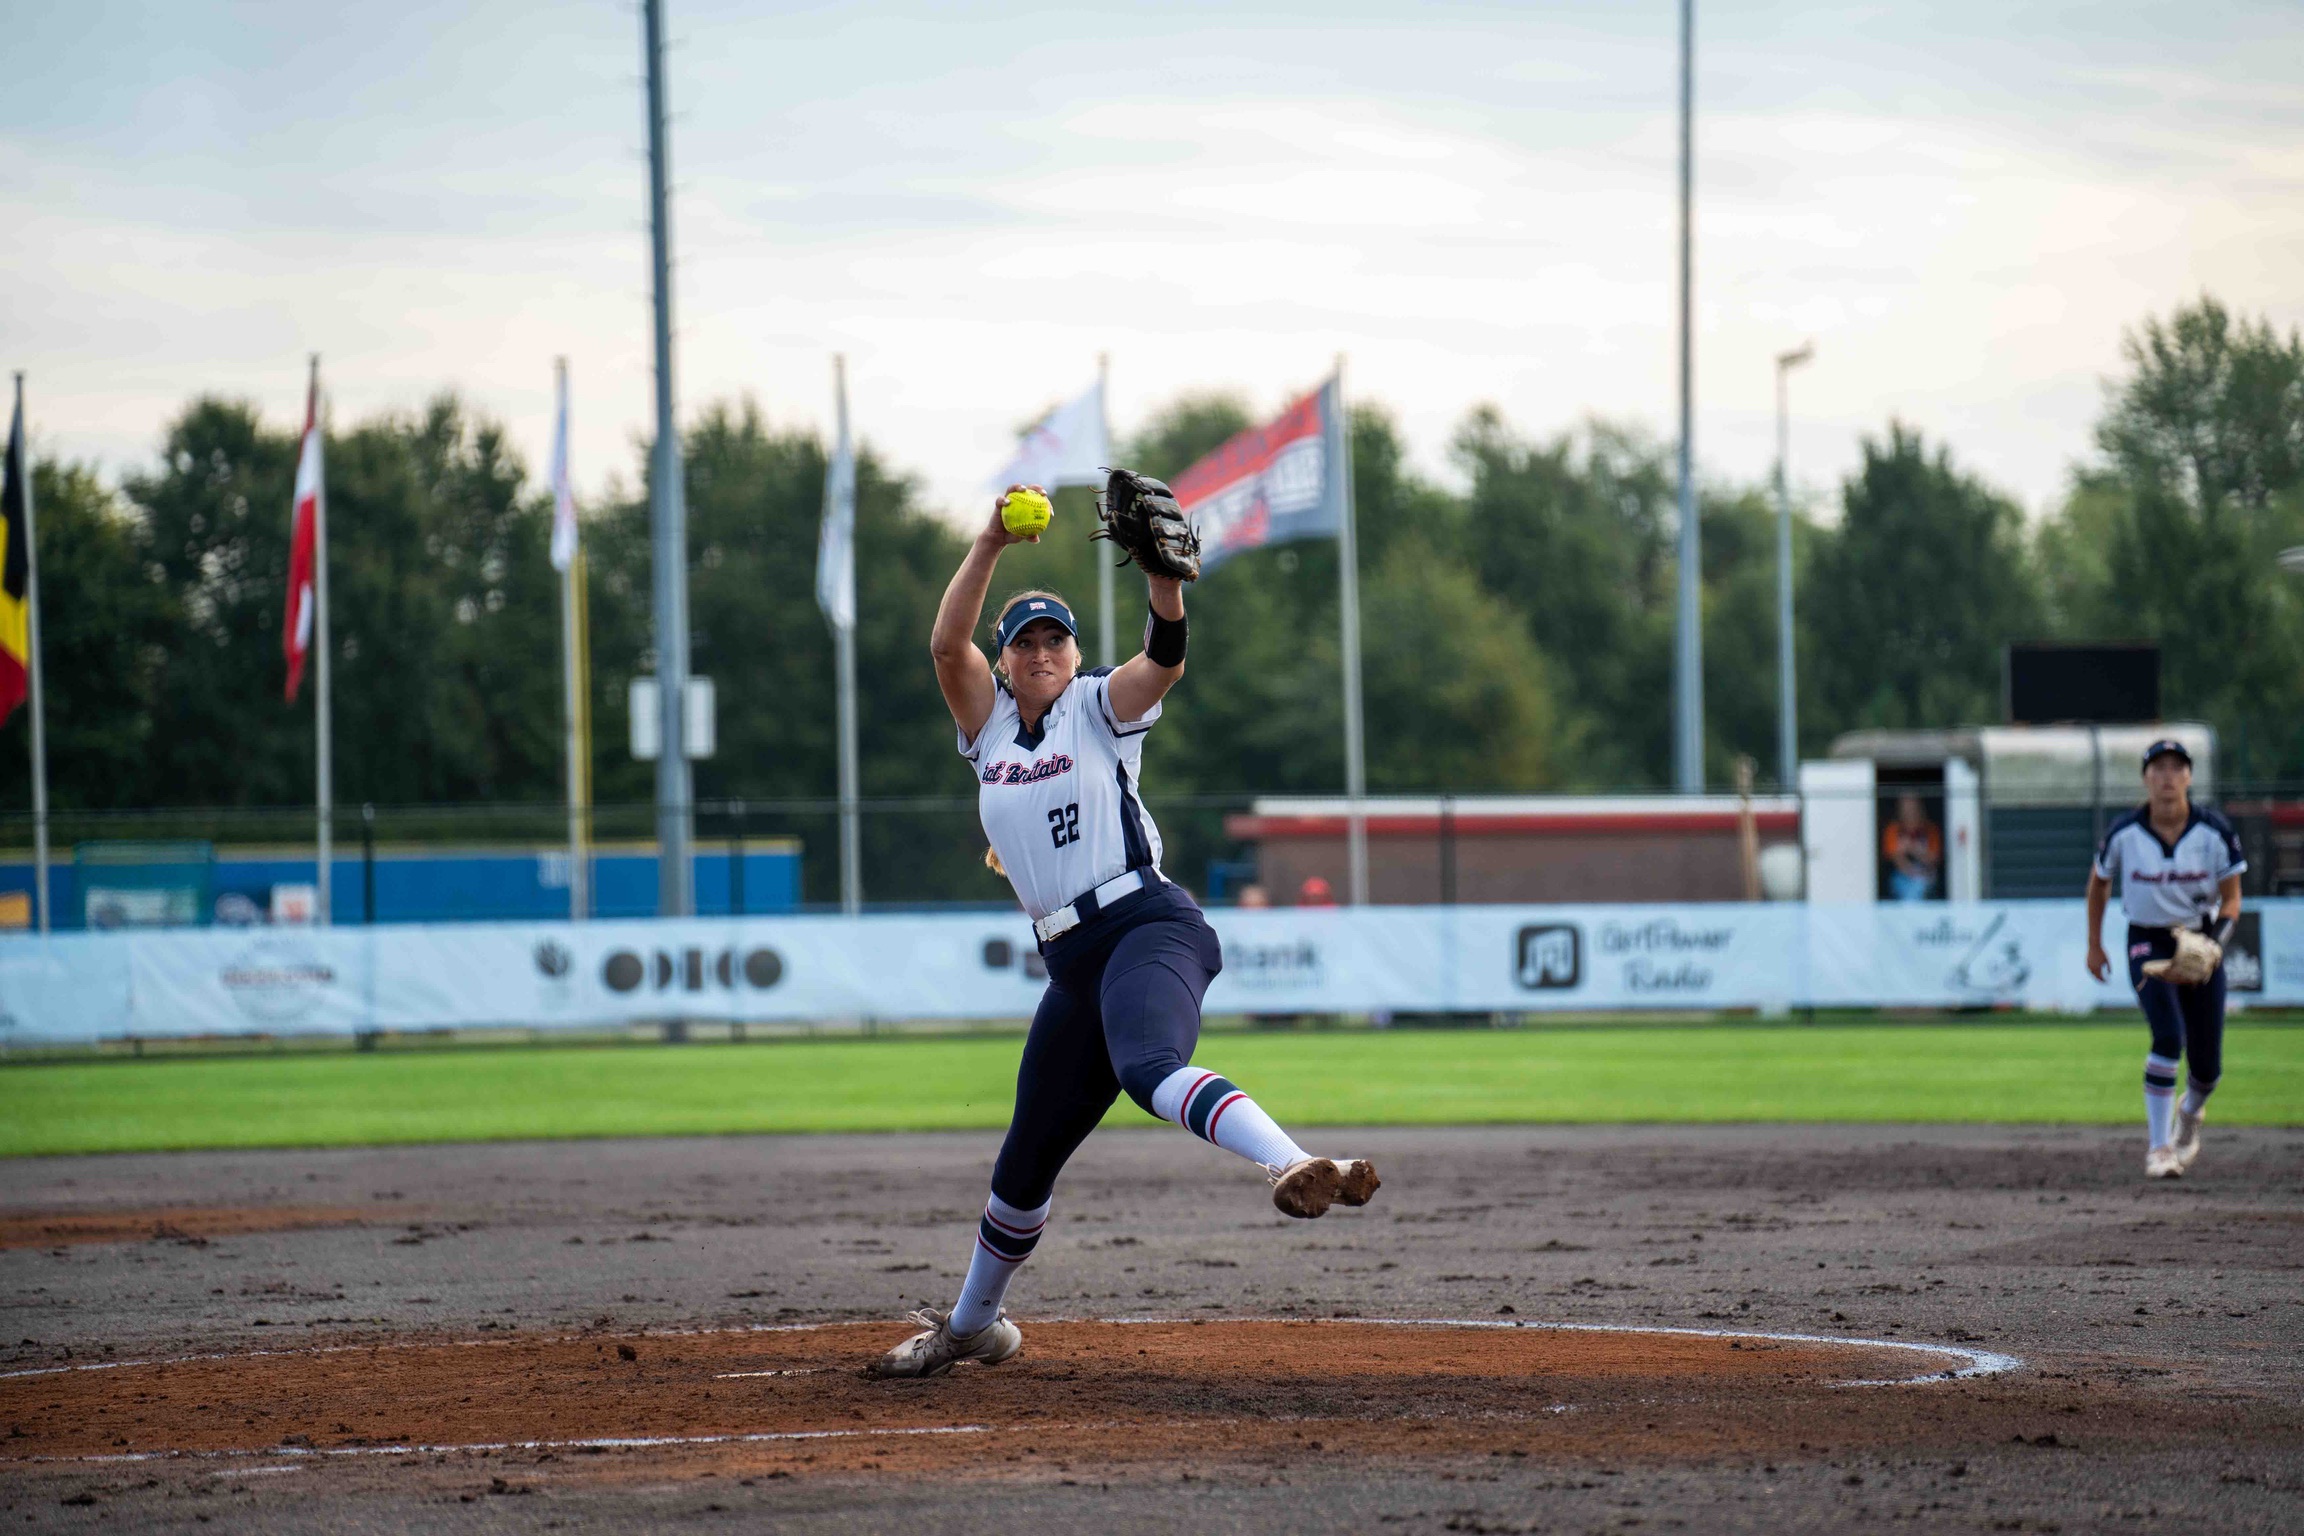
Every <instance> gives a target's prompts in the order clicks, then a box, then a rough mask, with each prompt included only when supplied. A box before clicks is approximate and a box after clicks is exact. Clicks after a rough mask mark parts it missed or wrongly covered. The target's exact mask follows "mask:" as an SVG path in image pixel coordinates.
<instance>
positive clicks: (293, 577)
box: [280, 367, 322, 704]
mask: <svg viewBox="0 0 2304 1536" xmlns="http://www.w3.org/2000/svg"><path fill="white" fill-rule="evenodd" d="M321 494H322V491H321V476H320V371H319V369H318V368H317V367H315V368H314V369H313V371H312V387H311V390H310V392H309V393H307V394H306V395H305V397H304V449H303V452H301V453H300V454H298V455H297V458H296V509H295V511H294V512H293V513H291V514H290V523H289V535H288V611H287V615H286V618H285V620H284V622H283V623H282V626H281V631H280V648H281V649H282V650H283V651H284V652H286V653H287V656H288V702H289V703H291V704H293V703H294V702H296V688H297V685H298V684H300V683H302V682H303V681H304V658H305V657H306V656H307V655H309V654H310V652H311V650H312V624H313V619H314V612H313V607H314V604H315V603H316V602H317V601H318V597H317V594H316V593H315V592H314V591H313V587H312V584H313V582H314V580H315V579H316V576H317V571H316V565H317V561H316V556H317V554H318V540H319V534H320V497H321Z"/></svg>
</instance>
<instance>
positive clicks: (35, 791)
mask: <svg viewBox="0 0 2304 1536" xmlns="http://www.w3.org/2000/svg"><path fill="white" fill-rule="evenodd" d="M16 436H17V442H18V444H19V451H20V453H21V458H20V459H19V461H18V464H17V468H18V469H20V470H21V471H22V472H23V475H24V594H25V601H26V603H27V604H28V605H29V612H28V614H27V618H28V620H29V628H28V633H27V643H28V645H29V647H30V649H31V654H30V655H29V656H27V657H26V658H25V661H26V663H27V670H28V672H29V674H30V675H29V688H28V692H29V694H30V697H29V698H28V699H27V700H26V702H27V703H29V704H30V705H31V706H32V901H33V905H34V906H36V907H37V908H39V921H40V931H41V932H42V933H46V932H47V931H48V928H49V915H48V709H47V704H46V702H45V701H44V699H43V698H42V695H41V689H40V541H39V539H38V538H37V537H35V536H34V522H33V515H32V434H31V432H30V431H29V430H28V429H26V427H25V425H24V375H23V373H22V372H18V373H17V375H16Z"/></svg>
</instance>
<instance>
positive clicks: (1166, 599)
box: [987, 576, 1184, 724]
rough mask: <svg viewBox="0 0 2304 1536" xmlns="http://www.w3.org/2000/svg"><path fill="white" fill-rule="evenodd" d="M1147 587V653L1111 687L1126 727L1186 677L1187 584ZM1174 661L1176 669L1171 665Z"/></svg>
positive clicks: (1168, 581)
mask: <svg viewBox="0 0 2304 1536" xmlns="http://www.w3.org/2000/svg"><path fill="white" fill-rule="evenodd" d="M1144 584H1145V585H1146V586H1148V587H1150V588H1151V589H1152V617H1151V620H1150V621H1149V622H1148V623H1147V624H1146V625H1145V626H1144V644H1145V649H1143V650H1141V651H1138V652H1137V653H1136V654H1135V655H1133V656H1131V657H1129V658H1128V659H1127V660H1126V661H1124V662H1122V663H1121V664H1120V667H1119V669H1118V670H1117V671H1115V672H1114V673H1113V674H1112V681H1111V683H1110V684H1108V685H1107V688H1108V696H1109V697H1110V698H1111V700H1112V714H1113V716H1114V718H1116V719H1118V720H1119V721H1121V722H1122V723H1123V724H1125V723H1127V722H1128V721H1131V720H1141V719H1143V718H1144V717H1145V716H1146V715H1147V714H1149V713H1151V710H1152V706H1153V705H1155V704H1157V703H1159V702H1160V701H1161V699H1163V698H1165V697H1166V696H1167V693H1168V690H1169V689H1171V688H1173V687H1175V686H1176V679H1178V678H1180V677H1182V676H1183V675H1184V583H1182V582H1181V581H1178V580H1177V579H1176V578H1175V577H1173V576H1146V577H1145V578H1144ZM1155 654H1157V655H1158V656H1159V658H1160V659H1159V660H1158V661H1155V660H1153V656H1154V655H1155ZM1171 660H1172V661H1173V665H1167V664H1166V663H1169V662H1170V661H1171ZM987 713H989V710H987Z"/></svg>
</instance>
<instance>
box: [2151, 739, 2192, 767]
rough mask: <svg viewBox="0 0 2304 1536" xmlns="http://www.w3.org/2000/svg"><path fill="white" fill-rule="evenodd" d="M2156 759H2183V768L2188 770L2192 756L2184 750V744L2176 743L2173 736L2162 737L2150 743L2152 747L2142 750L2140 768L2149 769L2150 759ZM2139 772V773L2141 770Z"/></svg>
mask: <svg viewBox="0 0 2304 1536" xmlns="http://www.w3.org/2000/svg"><path fill="white" fill-rule="evenodd" d="M2156 757H2180V758H2182V759H2184V766H2185V767H2187V768H2189V767H2191V766H2192V754H2191V753H2190V752H2188V751H2186V750H2185V749H2184V743H2182V742H2180V741H2178V740H2177V739H2176V738H2175V737H2173V736H2163V737H2161V738H2160V739H2159V740H2158V741H2156V742H2154V743H2152V745H2150V746H2148V747H2146V748H2145V749H2144V761H2143V764H2142V765H2141V767H2142V768H2149V767H2151V766H2152V759H2154V758H2156ZM2139 771H2141V769H2140V770H2139Z"/></svg>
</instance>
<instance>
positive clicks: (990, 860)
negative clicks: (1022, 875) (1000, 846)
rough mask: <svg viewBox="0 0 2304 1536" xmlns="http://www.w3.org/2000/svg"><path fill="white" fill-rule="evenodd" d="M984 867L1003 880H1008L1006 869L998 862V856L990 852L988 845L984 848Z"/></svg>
mask: <svg viewBox="0 0 2304 1536" xmlns="http://www.w3.org/2000/svg"><path fill="white" fill-rule="evenodd" d="M984 867H985V868H986V869H988V870H990V871H992V873H994V874H996V875H998V876H999V877H1000V878H1001V879H1003V880H1005V879H1007V878H1008V867H1007V866H1006V865H1004V864H1002V863H1001V862H1000V855H999V854H997V853H995V852H993V851H992V846H991V844H989V843H987V844H985V846H984Z"/></svg>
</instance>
